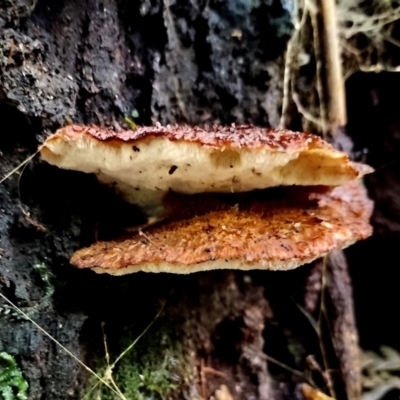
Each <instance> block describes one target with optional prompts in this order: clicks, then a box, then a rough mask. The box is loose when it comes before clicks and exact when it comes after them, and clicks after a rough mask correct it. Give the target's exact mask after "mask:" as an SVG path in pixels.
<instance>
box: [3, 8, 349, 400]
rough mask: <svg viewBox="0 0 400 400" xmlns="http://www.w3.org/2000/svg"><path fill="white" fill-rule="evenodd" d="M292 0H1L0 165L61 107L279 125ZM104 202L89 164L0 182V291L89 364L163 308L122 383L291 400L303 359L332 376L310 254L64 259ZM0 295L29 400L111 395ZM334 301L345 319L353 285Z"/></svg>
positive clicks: (164, 392) (139, 392) (84, 112)
mask: <svg viewBox="0 0 400 400" xmlns="http://www.w3.org/2000/svg"><path fill="white" fill-rule="evenodd" d="M291 4H292V2H291V1H289V0H287V1H286V0H259V1H255V2H242V1H240V0H230V1H227V2H222V1H206V0H204V1H202V0H192V1H186V0H185V1H179V2H178V1H173V0H164V2H161V1H157V0H143V1H136V2H135V1H128V0H120V1H106V0H82V1H76V0H63V1H50V0H31V1H25V0H19V1H17V0H0V117H1V121H2V126H3V128H2V132H1V135H0V155H1V158H0V177H3V176H6V174H7V173H8V172H9V171H11V170H13V168H15V167H16V166H17V165H18V164H20V163H21V162H23V161H24V160H25V159H26V158H27V157H28V156H30V155H31V154H33V153H34V152H35V151H36V149H37V147H38V145H39V144H40V143H41V142H42V141H43V140H44V138H45V137H46V136H47V135H48V134H49V133H50V132H53V131H54V130H55V129H57V128H58V127H60V126H62V125H64V124H68V123H71V121H73V122H77V123H96V124H100V125H110V126H114V127H116V128H118V127H120V126H121V125H123V124H124V118H125V117H128V118H131V119H132V118H134V119H135V122H136V123H138V124H150V123H154V122H156V121H160V122H161V123H172V122H179V123H189V124H205V123H209V124H212V123H216V122H218V123H223V124H228V123H232V122H235V123H253V124H256V125H260V126H278V124H279V119H280V107H281V104H282V80H283V64H284V51H285V47H286V43H287V40H288V39H289V37H290V35H291V32H292V28H293V26H292V19H293V12H294V11H293V10H292V6H291ZM6 127H7V128H6ZM116 201H117V200H115V199H114V198H113V197H112V196H111V195H110V194H109V193H108V192H107V190H106V189H104V188H102V187H100V185H99V184H98V183H97V181H96V180H95V179H94V177H92V176H87V175H84V174H80V173H74V172H71V171H62V170H59V169H56V168H54V167H51V166H49V165H46V164H44V163H42V162H41V161H40V160H39V159H38V157H36V158H34V159H33V160H32V161H30V162H29V163H28V164H27V166H26V168H24V169H20V170H19V171H18V172H15V173H14V174H12V175H11V176H10V177H9V178H8V179H7V180H6V181H5V182H4V183H3V184H2V185H0V290H1V293H3V294H4V295H5V296H6V297H7V298H8V299H10V300H11V301H12V302H14V303H15V304H16V305H17V306H18V307H20V308H21V309H22V310H23V311H24V312H25V313H26V314H27V315H28V316H29V317H30V318H32V319H33V320H34V321H36V322H37V323H38V324H39V325H40V326H41V327H43V328H44V329H45V330H46V331H47V332H48V333H49V334H51V335H52V336H53V337H54V338H55V339H57V340H58V341H59V342H60V343H61V344H62V345H63V346H65V347H66V348H67V349H68V350H70V351H72V352H73V353H74V354H75V355H76V356H77V357H78V358H79V359H80V360H82V361H83V362H84V363H85V364H87V365H88V366H90V368H92V369H93V370H94V371H96V373H97V374H98V375H100V376H103V374H104V372H105V369H106V366H107V354H109V355H110V358H111V360H110V364H112V363H113V361H114V359H115V358H116V357H117V356H118V354H120V353H121V352H122V351H123V350H124V349H125V348H127V347H128V346H129V344H130V343H132V342H133V341H134V340H135V339H136V338H138V337H139V335H141V333H143V331H144V330H145V329H146V327H148V326H149V324H151V323H152V321H153V319H154V318H155V316H156V315H159V316H158V317H157V318H156V320H155V321H154V323H152V325H151V326H150V327H149V329H148V331H146V332H145V333H144V335H143V337H140V339H139V341H138V343H137V345H135V347H134V348H133V349H132V350H131V351H130V352H129V353H128V354H127V355H125V356H124V357H123V358H122V359H121V361H120V362H119V363H118V364H116V366H115V367H114V368H113V373H112V376H113V377H114V379H115V382H116V386H117V387H118V389H117V390H116V389H115V388H114V390H116V392H118V390H120V391H121V392H122V393H124V396H125V397H126V398H127V399H136V398H137V399H145V398H146V399H150V398H152V399H153V398H163V399H167V398H177V399H182V398H185V399H196V398H197V399H200V398H207V399H208V398H210V396H214V398H215V399H219V400H221V399H224V398H225V399H229V398H233V399H260V400H267V399H280V398H282V399H283V398H287V399H293V398H295V396H301V393H300V391H299V390H298V384H299V383H303V382H304V381H305V380H307V379H308V378H307V376H306V375H305V374H306V373H307V372H308V371H310V374H311V371H313V377H314V380H316V381H321V384H320V385H319V386H320V388H321V390H323V389H324V388H325V389H326V388H327V387H328V386H329V385H326V382H324V380H323V375H324V374H323V368H322V367H321V370H320V371H318V368H315V365H322V363H323V357H322V355H321V348H320V341H319V340H318V334H317V332H316V331H315V330H314V328H313V325H312V323H310V320H309V317H310V316H312V315H314V317H316V316H317V315H318V308H319V302H320V300H319V299H320V296H319V292H318V291H317V292H315V291H313V290H308V289H309V288H310V287H312V285H311V284H310V282H312V279H313V277H315V276H317V277H318V276H319V277H321V273H320V272H318V268H317V269H316V268H315V267H313V266H310V265H309V266H304V267H301V268H299V269H298V270H295V271H291V272H265V271H254V272H232V271H214V272H206V273H198V274H193V275H189V276H175V275H168V274H144V273H138V274H133V275H131V276H125V277H119V278H117V277H111V276H102V275H96V274H94V273H92V272H91V271H77V270H75V269H74V268H72V267H71V266H70V265H69V263H68V260H69V257H70V256H71V254H72V253H73V252H74V251H75V250H76V249H78V248H80V247H82V246H84V245H87V244H89V243H92V242H93V241H94V240H95V237H96V234H97V228H98V226H99V225H102V224H103V225H102V226H104V224H106V223H107V216H108V215H107V213H108V210H109V209H110V207H113V208H114V209H118V208H119V206H117V205H116V204H115V202H116ZM124 217H125V216H124V215H122V218H124ZM315 271H317V272H315ZM315 274H316V275H315ZM310 285H311V286H310ZM349 285H350V284H349ZM304 287H306V288H308V289H307V290H304ZM332 302H333V303H334V306H335V305H336V306H337V303H335V296H334V295H333V296H332ZM310 304H311V305H310ZM340 304H341V303H340V302H339V306H340ZM307 305H308V306H309V307H308V306H307ZM0 307H1V313H0V351H4V352H7V353H8V354H10V355H12V356H14V357H15V359H16V361H17V364H18V365H19V366H20V368H21V370H22V373H23V376H24V379H26V380H27V381H28V383H29V398H30V399H41V398H46V399H66V398H69V399H80V398H82V397H83V396H84V394H85V393H88V392H89V390H90V389H91V388H92V387H94V386H95V385H96V384H97V386H96V387H95V389H94V390H93V391H92V392H90V394H89V395H88V398H93V399H94V398H99V397H96V396H100V395H101V398H104V399H108V398H118V395H117V394H116V393H115V392H112V391H110V389H108V388H106V387H105V386H104V384H98V381H97V378H94V377H93V376H92V374H91V373H90V372H88V371H87V370H86V369H85V368H84V367H82V366H81V365H80V364H79V363H78V362H77V361H76V360H75V359H74V358H72V357H71V355H69V354H67V353H66V352H65V351H64V350H63V349H62V348H60V346H59V345H57V344H55V343H54V342H52V341H51V339H50V338H49V337H47V336H46V335H45V334H43V333H42V332H40V331H39V330H37V328H36V327H34V326H33V325H32V323H31V322H30V321H28V320H26V319H24V318H22V317H21V315H20V314H18V313H17V312H16V311H15V310H14V309H13V308H12V307H11V306H10V305H8V304H7V303H6V302H5V301H2V302H1V303H0ZM307 307H308V308H307ZM343 307H344V308H345V309H346V310H347V311H346V312H347V314H346V318H348V317H349V315H350V317H349V318H350V319H351V318H352V304H351V301H350V303H346V304H344V305H343ZM349 307H350V308H349ZM304 310H307V312H305V311H304ZM349 310H350V311H349ZM336 312H338V313H339V314H340V312H341V310H337V309H336ZM346 321H349V320H348V319H346ZM350 323H351V324H353V325H354V320H352V321H351V320H350ZM353 325H352V326H353ZM102 328H103V329H102ZM337 328H338V327H337V325H335V329H337ZM104 342H105V343H106V344H107V350H105V348H104ZM334 344H335V343H334ZM309 355H315V359H316V361H315V362H314V363H311V364H312V366H311V367H310V365H311V364H310V363H309V362H308V361H307V356H309ZM104 377H105V378H104V379H105V380H106V382H107V383H109V384H110V382H112V381H111V380H110V379H109V377H110V375H108V377H107V375H104ZM0 385H1V382H0ZM111 386H112V384H111ZM0 389H1V387H0ZM223 393H225V394H223ZM91 396H92V397H91ZM223 396H225V397H223ZM227 396H231V397H227Z"/></svg>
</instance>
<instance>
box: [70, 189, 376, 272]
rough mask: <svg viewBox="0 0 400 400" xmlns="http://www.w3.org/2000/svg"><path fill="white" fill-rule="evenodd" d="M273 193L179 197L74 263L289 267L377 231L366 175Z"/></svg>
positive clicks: (119, 267)
mask: <svg viewBox="0 0 400 400" xmlns="http://www.w3.org/2000/svg"><path fill="white" fill-rule="evenodd" d="M272 190H273V189H272ZM270 191H271V190H270ZM267 192H268V191H262V192H261V193H258V194H254V193H253V194H246V195H236V196H235V198H233V199H232V197H231V195H229V196H227V195H225V196H222V197H221V195H215V194H212V195H210V194H200V195H195V196H188V197H186V198H184V199H182V198H181V199H176V198H175V199H174V201H175V202H177V203H178V205H179V207H176V213H175V214H173V215H172V216H171V217H170V218H169V220H167V221H165V222H164V223H162V224H160V225H158V226H152V227H149V228H148V229H147V230H146V231H145V234H144V233H142V232H141V231H139V232H137V233H135V234H131V235H130V236H129V237H125V238H121V239H118V240H114V241H110V242H98V243H95V244H94V245H92V246H90V247H88V248H85V249H82V250H79V251H77V252H76V253H75V254H74V256H73V257H72V259H71V263H72V264H73V265H75V266H77V267H79V268H92V269H93V270H94V271H96V272H98V273H109V274H113V275H123V274H127V273H132V272H138V271H145V272H172V273H179V274H187V273H191V272H196V271H206V270H213V269H226V268H229V269H240V270H249V269H270V270H288V269H292V268H296V267H298V266H300V265H302V264H306V263H309V262H311V261H313V260H315V259H316V258H319V257H322V256H324V255H325V254H327V253H328V252H329V251H330V250H332V249H334V248H345V247H347V246H349V245H351V244H352V243H354V242H355V241H357V240H359V239H364V238H366V237H368V236H369V235H370V234H371V226H370V225H369V222H368V221H369V217H370V214H371V210H372V202H371V201H370V200H368V198H367V196H366V193H365V190H364V188H363V187H362V186H361V185H360V184H359V182H358V181H351V182H349V183H347V184H345V185H343V186H340V187H337V188H335V189H333V190H327V189H326V188H325V189H324V188H321V187H319V188H291V189H290V193H284V196H282V194H281V193H279V195H278V196H277V197H276V196H274V195H273V194H272V198H271V193H269V194H268V193H267ZM265 196H267V198H263V197H265ZM268 197H269V198H268ZM232 201H233V202H234V203H232Z"/></svg>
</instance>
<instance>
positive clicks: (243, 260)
mask: <svg viewBox="0 0 400 400" xmlns="http://www.w3.org/2000/svg"><path fill="white" fill-rule="evenodd" d="M41 154H42V157H43V159H44V160H46V161H48V162H49V163H51V164H54V165H57V166H59V167H61V168H66V169H74V170H79V171H83V172H87V173H95V174H96V175H97V177H98V179H99V180H100V181H101V182H103V183H106V184H109V185H112V186H113V187H115V189H116V191H117V192H118V193H119V194H121V195H122V196H123V197H124V198H125V199H126V200H127V201H129V202H131V203H133V204H137V205H139V206H141V207H142V208H143V209H144V210H146V211H147V212H149V210H151V211H154V210H156V209H157V208H160V205H162V208H163V207H165V209H168V210H169V214H168V217H167V218H166V219H165V220H164V221H163V222H161V223H158V224H156V225H153V226H150V227H148V228H147V229H146V230H144V231H143V232H142V231H141V230H137V231H136V232H133V233H129V234H128V233H126V234H124V235H123V236H121V237H119V238H117V239H115V240H113V241H109V242H97V243H95V244H93V245H92V246H90V247H88V248H85V249H81V250H79V251H77V252H76V253H75V254H74V255H73V257H72V258H71V263H72V264H73V265H75V266H77V267H78V268H91V269H93V270H94V271H96V272H98V273H104V272H106V273H110V274H113V275H123V274H127V273H132V272H138V271H146V272H172V273H181V274H187V273H191V272H196V271H205V270H212V269H223V268H229V269H242V270H249V269H271V270H287V269H292V268H296V267H298V266H300V265H302V264H306V263H309V262H311V261H312V260H314V259H316V258H319V257H321V256H323V255H325V254H327V253H328V252H329V251H330V250H332V249H334V248H345V247H347V246H349V245H351V244H352V243H354V242H355V241H357V240H359V239H363V238H366V237H368V236H369V235H370V234H371V230H372V228H371V226H370V224H369V218H370V215H371V211H372V203H371V201H370V200H368V198H367V195H366V193H365V190H364V188H363V187H362V186H361V184H360V182H359V180H358V179H357V178H359V177H361V176H363V175H364V174H366V173H369V172H372V169H371V168H370V167H368V166H366V165H363V164H357V163H353V162H351V161H350V160H349V159H348V157H347V155H346V154H345V153H343V152H340V151H337V150H335V149H334V148H333V147H332V146H330V145H329V144H328V143H326V142H324V141H323V140H322V139H320V138H319V137H317V136H314V135H310V134H305V133H295V132H290V131H286V130H273V129H262V128H255V127H253V126H234V125H232V126H231V127H220V126H213V127H208V128H204V129H203V128H190V127H188V126H166V127H162V126H160V125H157V126H154V127H142V128H138V129H137V130H135V131H119V132H116V131H113V130H109V129H106V128H99V127H95V126H69V127H65V128H62V129H60V130H59V131H57V132H56V133H55V134H54V135H52V136H50V137H49V138H48V139H47V140H46V141H45V143H44V144H43V145H42V147H41ZM278 186H279V187H278ZM267 188H269V189H267ZM164 217H165V215H164Z"/></svg>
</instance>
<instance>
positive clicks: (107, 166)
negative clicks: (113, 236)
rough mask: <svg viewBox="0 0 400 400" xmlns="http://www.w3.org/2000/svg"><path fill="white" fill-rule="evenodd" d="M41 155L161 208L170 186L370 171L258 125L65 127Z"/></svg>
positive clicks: (247, 187)
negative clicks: (91, 175)
mask: <svg viewBox="0 0 400 400" xmlns="http://www.w3.org/2000/svg"><path fill="white" fill-rule="evenodd" d="M41 155H42V158H43V159H44V160H46V161H48V162H49V163H50V164H53V165H57V166H58V167H61V168H65V169H74V170H78V171H83V172H87V173H94V174H96V175H97V177H98V179H99V180H100V181H101V182H103V183H107V184H110V185H113V186H114V187H115V189H116V190H117V192H119V194H121V195H122V196H123V197H124V198H125V200H127V201H128V202H130V203H134V204H137V205H139V206H141V207H143V208H146V209H148V210H151V209H154V208H157V207H159V206H160V204H161V203H162V198H163V197H164V196H165V194H166V193H167V192H169V191H171V190H172V191H174V192H178V193H186V194H194V193H204V192H226V193H235V192H247V191H251V190H254V189H265V188H268V187H273V186H279V185H303V186H304V185H326V186H338V185H341V184H344V183H345V182H347V181H349V180H351V179H355V178H357V177H359V176H360V175H363V174H364V173H367V172H370V171H371V169H369V167H367V166H360V164H356V163H352V162H350V161H349V159H348V157H347V155H346V154H345V153H343V152H340V151H337V150H335V149H334V148H333V147H332V146H330V145H329V144H327V143H326V142H324V141H323V140H322V139H320V138H319V137H317V136H314V135H311V134H306V133H294V132H290V131H286V130H273V129H264V128H256V127H254V126H234V125H232V126H231V127H221V126H212V127H208V128H204V129H202V128H190V127H188V126H176V125H174V126H170V125H168V126H166V127H163V126H160V125H158V126H153V127H141V128H138V129H136V130H135V131H131V130H130V131H119V132H117V131H113V130H109V129H106V128H99V127H96V126H76V125H74V126H67V127H65V128H62V129H60V130H58V131H57V132H56V133H55V134H54V135H52V136H50V137H49V138H48V139H47V140H46V141H45V142H44V144H43V145H42V147H41Z"/></svg>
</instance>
